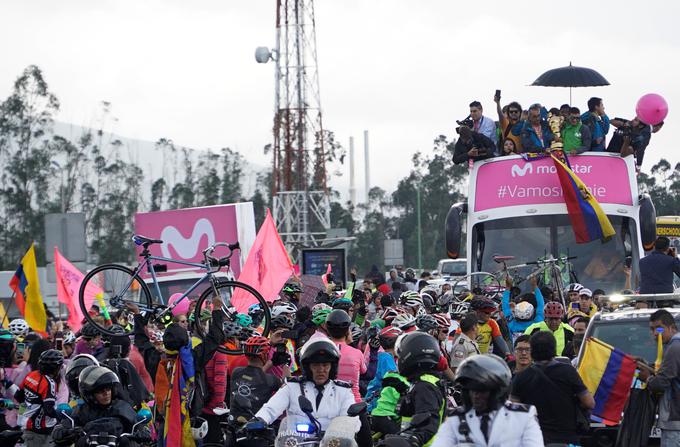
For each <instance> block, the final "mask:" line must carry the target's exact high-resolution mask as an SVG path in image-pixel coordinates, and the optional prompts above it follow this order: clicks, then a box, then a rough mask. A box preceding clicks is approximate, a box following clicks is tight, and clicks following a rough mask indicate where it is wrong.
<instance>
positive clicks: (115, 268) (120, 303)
mask: <svg viewBox="0 0 680 447" xmlns="http://www.w3.org/2000/svg"><path fill="white" fill-rule="evenodd" d="M132 241H133V242H134V243H135V245H137V246H141V247H142V252H141V253H140V254H139V257H140V258H142V261H140V262H139V264H138V265H137V267H135V269H134V270H132V269H130V268H128V267H126V266H123V265H119V264H102V265H99V266H97V267H95V268H93V269H92V270H90V271H89V272H88V273H87V275H85V278H84V279H83V282H82V284H81V286H80V291H79V296H78V301H79V304H80V309H81V310H82V312H83V315H84V316H85V319H86V320H87V321H88V322H89V323H91V324H92V325H94V326H95V327H96V328H97V330H99V332H101V333H102V334H106V335H120V333H121V332H120V329H119V328H113V329H115V330H112V329H111V327H112V324H114V323H119V322H122V323H124V324H121V325H120V326H122V327H123V331H124V332H125V334H127V335H129V334H131V333H132V332H133V331H134V320H133V319H131V318H130V315H131V314H130V313H129V311H128V306H127V305H128V304H134V305H135V306H137V307H138V308H139V310H140V311H141V312H142V313H146V314H149V315H150V317H151V318H152V319H153V321H156V322H161V323H164V322H167V321H169V320H170V318H171V315H172V309H174V307H175V306H177V305H178V304H179V303H180V302H182V301H183V300H185V299H189V298H188V297H189V294H191V293H192V292H193V291H194V290H196V288H197V287H199V286H200V285H201V284H204V283H205V282H206V281H208V282H209V284H210V285H209V287H208V288H206V289H205V290H204V291H203V292H202V293H201V295H200V297H199V299H198V301H197V302H196V306H195V309H194V310H193V316H194V323H195V324H194V327H195V330H196V333H197V335H198V336H199V337H200V338H201V339H204V338H205V337H206V336H207V331H208V328H207V327H205V325H204V324H202V323H201V313H202V311H204V310H208V311H211V312H212V311H214V310H218V309H216V308H214V306H213V298H215V297H220V298H221V299H222V303H223V304H222V306H221V309H220V310H221V311H222V312H223V313H224V314H225V315H226V317H227V319H228V320H231V321H234V320H235V318H236V315H238V313H236V312H234V311H232V310H233V308H230V307H229V306H230V304H231V298H232V296H233V295H234V292H236V291H237V290H240V291H241V292H240V293H247V294H250V295H252V296H253V297H255V300H256V301H257V303H259V305H260V307H261V308H262V309H264V310H265V315H264V318H263V324H264V327H263V330H262V335H263V336H265V337H266V336H268V335H269V323H270V321H271V314H270V312H269V305H268V304H267V302H266V301H265V299H264V298H263V297H262V295H260V293H259V292H258V291H257V290H255V289H254V288H253V287H251V286H249V285H248V284H245V283H242V282H239V281H234V280H225V279H223V278H219V277H216V276H215V273H217V272H219V271H220V270H221V269H222V268H223V267H225V268H226V270H227V271H228V270H229V266H230V264H231V257H232V256H233V254H234V251H235V250H239V249H240V247H239V244H238V242H236V243H234V244H228V243H224V242H219V243H216V244H213V245H211V246H209V247H208V248H206V249H205V250H203V252H202V253H203V259H204V261H203V262H189V261H184V260H179V259H173V258H166V257H162V256H154V255H152V254H151V253H150V251H149V247H150V246H151V245H153V244H162V243H163V241H162V240H160V239H151V238H148V237H145V236H141V235H134V236H132ZM219 247H225V248H227V249H228V250H229V252H228V254H227V256H223V257H220V258H216V257H214V256H213V254H214V252H215V250H216V249H217V248H219ZM157 261H158V262H168V263H173V264H179V265H186V266H189V267H194V268H198V269H202V270H204V272H205V274H204V275H203V276H202V277H201V278H199V279H198V280H197V281H196V282H195V283H194V284H192V285H191V286H190V287H189V288H188V289H187V290H186V291H185V292H184V293H183V294H182V296H181V297H180V298H178V299H177V300H175V301H174V303H172V304H170V305H169V306H166V305H165V304H164V303H162V302H161V303H154V302H153V300H152V297H151V291H150V289H149V285H148V284H147V283H146V282H145V281H144V280H143V279H142V277H141V274H142V273H143V272H144V271H146V272H147V273H148V274H149V276H150V278H151V281H152V284H153V287H154V289H155V292H156V296H158V298H159V300H161V301H163V299H164V298H163V296H162V293H161V289H160V285H159V283H158V279H157V277H156V273H157V272H158V273H160V272H164V271H167V264H160V263H158V262H157ZM93 295H94V298H93V297H92V296H93ZM88 297H89V298H88ZM93 304H95V305H97V306H98V307H99V311H100V314H101V315H103V317H104V320H105V323H104V324H102V323H101V320H100V319H99V318H95V316H93V315H91V314H90V312H89V311H90V309H91V308H92V306H93ZM113 311H115V315H111V312H113ZM220 351H222V352H225V353H227V354H240V353H242V350H240V349H232V348H228V347H224V346H221V347H220Z"/></svg>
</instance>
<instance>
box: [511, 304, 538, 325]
mask: <svg viewBox="0 0 680 447" xmlns="http://www.w3.org/2000/svg"><path fill="white" fill-rule="evenodd" d="M513 314H515V319H516V320H518V321H529V320H531V318H532V317H533V316H534V305H533V304H531V303H530V302H528V301H520V302H519V303H517V304H515V310H513Z"/></svg>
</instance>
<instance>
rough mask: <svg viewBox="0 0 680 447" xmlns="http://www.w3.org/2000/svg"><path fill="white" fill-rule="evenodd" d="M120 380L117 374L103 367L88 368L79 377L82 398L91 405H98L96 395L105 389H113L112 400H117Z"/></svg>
mask: <svg viewBox="0 0 680 447" xmlns="http://www.w3.org/2000/svg"><path fill="white" fill-rule="evenodd" d="M119 384H120V380H119V379H118V376H117V375H116V373H114V372H113V371H111V370H110V369H109V368H105V367H103V366H88V367H86V368H85V369H83V370H82V371H81V373H80V376H79V377H78V390H79V391H80V397H82V398H83V400H84V401H85V402H87V403H88V404H90V405H97V400H96V399H95V397H94V393H96V392H97V391H99V390H102V389H104V388H110V389H111V400H113V399H115V395H116V391H117V388H118V387H117V385H119Z"/></svg>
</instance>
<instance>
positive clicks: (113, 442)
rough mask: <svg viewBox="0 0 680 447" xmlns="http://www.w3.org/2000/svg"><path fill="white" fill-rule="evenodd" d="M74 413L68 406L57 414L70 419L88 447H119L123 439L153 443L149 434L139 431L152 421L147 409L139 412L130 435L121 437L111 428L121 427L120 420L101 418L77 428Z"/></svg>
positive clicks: (60, 407) (61, 407) (61, 408)
mask: <svg viewBox="0 0 680 447" xmlns="http://www.w3.org/2000/svg"><path fill="white" fill-rule="evenodd" d="M72 411H73V409H72V408H71V407H70V406H69V405H68V404H59V405H58V406H57V413H58V414H59V415H60V416H61V417H62V418H66V419H68V420H69V421H70V422H71V427H72V428H74V429H77V431H78V432H80V433H81V434H82V435H84V436H85V438H86V442H87V445H88V447H117V446H119V445H120V444H121V442H120V441H121V440H123V439H125V440H128V441H132V442H137V443H139V444H147V443H150V442H151V441H152V440H151V437H150V436H149V435H148V433H142V432H140V430H139V428H140V425H143V424H146V423H148V422H149V421H151V412H150V411H149V410H147V409H142V410H139V411H138V412H137V422H135V424H134V425H133V426H132V430H131V431H130V433H122V434H121V435H120V436H116V435H114V434H111V433H110V431H111V429H110V427H116V426H117V425H118V426H119V425H121V423H120V420H119V419H118V418H101V419H97V420H96V421H92V422H89V423H87V424H85V426H84V427H76V425H75V421H74V420H73V418H72V417H71V414H72Z"/></svg>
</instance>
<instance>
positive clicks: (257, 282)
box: [231, 210, 293, 313]
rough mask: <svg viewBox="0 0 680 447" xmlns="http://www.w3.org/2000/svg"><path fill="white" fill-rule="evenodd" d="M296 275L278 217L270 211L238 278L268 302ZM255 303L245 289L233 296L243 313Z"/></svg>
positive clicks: (236, 305) (235, 303)
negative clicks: (277, 223)
mask: <svg viewBox="0 0 680 447" xmlns="http://www.w3.org/2000/svg"><path fill="white" fill-rule="evenodd" d="M292 274H293V264H292V263H291V262H290V258H289V257H288V252H287V251H286V248H285V247H284V246H283V242H282V241H281V237H279V233H278V232H277V231H276V225H275V224H274V219H273V218H272V215H271V214H270V213H269V210H267V217H265V219H264V222H263V223H262V226H261V227H260V231H258V232H257V237H256V238H255V242H254V243H253V246H252V248H251V249H250V253H248V259H246V263H245V265H244V266H243V270H241V275H240V276H239V277H238V280H239V281H241V282H244V283H246V284H248V285H250V286H252V287H254V288H255V290H257V291H258V292H260V294H262V296H263V297H264V299H265V300H267V302H270V303H271V302H272V301H274V300H275V299H276V298H277V297H278V295H279V292H280V291H281V288H282V287H283V285H284V284H285V283H286V281H287V280H288V278H290V276H291V275H292ZM255 302H256V300H255V297H254V296H252V295H251V294H250V293H248V292H246V291H243V290H241V289H238V290H236V291H235V292H234V296H233V297H232V299H231V305H232V306H234V307H235V308H236V310H237V311H238V312H242V313H244V312H246V311H247V310H248V306H250V305H251V304H255Z"/></svg>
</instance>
